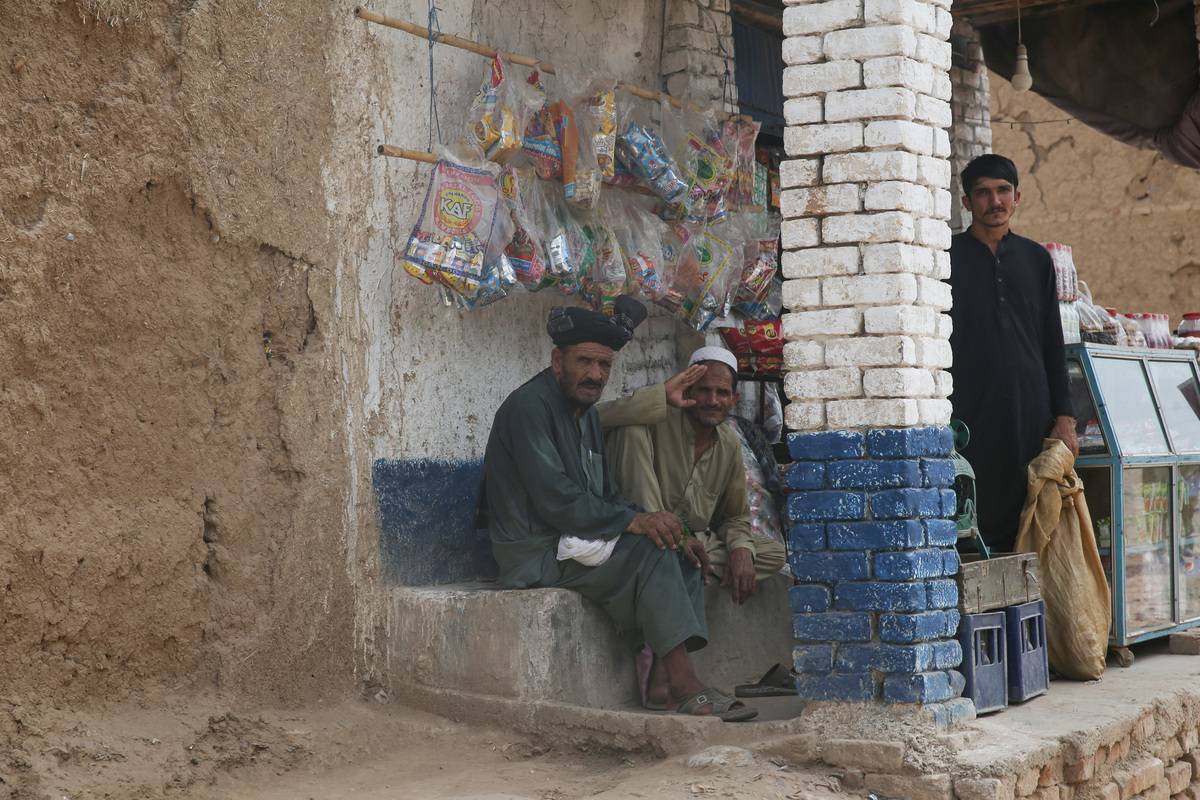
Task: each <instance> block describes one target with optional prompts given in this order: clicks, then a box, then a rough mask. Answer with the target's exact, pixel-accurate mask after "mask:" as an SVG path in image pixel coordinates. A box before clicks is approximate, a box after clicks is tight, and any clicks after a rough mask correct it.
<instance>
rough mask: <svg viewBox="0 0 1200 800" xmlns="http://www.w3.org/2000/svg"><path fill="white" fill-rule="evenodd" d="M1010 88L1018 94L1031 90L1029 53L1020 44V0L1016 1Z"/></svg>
mask: <svg viewBox="0 0 1200 800" xmlns="http://www.w3.org/2000/svg"><path fill="white" fill-rule="evenodd" d="M1011 83H1012V87H1013V89H1014V90H1015V91H1018V92H1028V91H1029V90H1030V89H1032V88H1033V76H1032V75H1030V74H1029V53H1028V52H1026V50H1025V45H1024V44H1023V43H1022V42H1021V0H1017V66H1016V69H1014V70H1013V76H1012V81H1011Z"/></svg>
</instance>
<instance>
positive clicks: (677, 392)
mask: <svg viewBox="0 0 1200 800" xmlns="http://www.w3.org/2000/svg"><path fill="white" fill-rule="evenodd" d="M705 372H708V367H706V366H705V365H704V364H692V365H691V366H690V367H688V368H687V369H685V370H684V371H683V372H681V373H679V374H678V375H674V376H672V377H671V378H669V379H668V380H667V382H666V383H665V384H663V386H664V387H665V388H666V390H667V403H668V404H670V405H673V406H675V407H676V408H689V407H691V406H694V405H696V401H695V400H690V399H688V396H687V392H688V389H690V388H692V386H694V385H695V383H696V381H698V380H700V379H701V378H703V377H704V373H705Z"/></svg>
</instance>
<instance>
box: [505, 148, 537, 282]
mask: <svg viewBox="0 0 1200 800" xmlns="http://www.w3.org/2000/svg"><path fill="white" fill-rule="evenodd" d="M537 183H538V179H537V178H536V177H534V174H533V171H532V170H530V169H529V168H521V169H515V168H513V167H511V166H510V167H505V168H504V170H503V171H502V172H501V173H500V194H501V196H502V197H503V198H504V202H505V205H506V206H507V207H508V212H509V216H510V218H511V220H512V226H513V229H512V237H511V240H510V241H509V243H508V246H507V247H505V248H504V255H505V256H506V257H507V259H508V261H509V264H510V266H511V268H512V271H513V275H514V279H515V280H516V281H517V282H518V283H520V284H521V285H523V286H525V287H526V288H527V289H530V290H531V291H536V290H537V289H539V288H541V287H542V284H543V281H544V280H545V278H546V250H545V243H544V239H545V235H544V233H543V232H542V229H541V227H540V226H539V225H538V224H537V223H536V222H535V220H536V219H538V217H536V216H535V215H533V214H531V213H530V212H529V210H528V208H527V204H528V203H530V202H536V201H539V200H540V199H541V195H540V194H539V193H536V192H534V191H533V187H534V186H535V185H536V184H537Z"/></svg>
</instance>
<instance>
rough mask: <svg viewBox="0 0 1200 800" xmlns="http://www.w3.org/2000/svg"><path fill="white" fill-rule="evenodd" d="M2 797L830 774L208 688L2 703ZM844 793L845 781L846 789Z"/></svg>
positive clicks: (816, 798) (689, 789) (799, 794)
mask: <svg viewBox="0 0 1200 800" xmlns="http://www.w3.org/2000/svg"><path fill="white" fill-rule="evenodd" d="M3 719H4V721H5V723H6V725H7V726H8V727H9V728H10V730H9V733H10V734H12V733H18V732H19V736H18V737H15V738H19V740H20V741H21V745H20V746H19V747H17V748H14V749H11V750H8V751H6V752H3V754H2V755H0V798H3V800H156V799H157V798H191V799H194V800H233V799H234V798H236V799H237V800H297V798H299V799H300V800H305V799H306V798H307V799H308V800H349V799H350V798H355V800H398V799H399V798H421V799H422V800H450V799H451V798H454V799H455V800H566V799H567V798H576V797H595V798H601V799H608V800H616V798H664V799H666V800H673V799H674V798H680V799H682V798H688V800H695V798H703V797H714V798H735V799H736V798H742V799H743V800H750V798H775V799H777V800H822V798H831V797H835V796H841V797H845V796H847V795H846V794H840V795H839V794H838V789H839V786H838V782H837V778H836V777H834V776H832V775H827V774H823V773H819V772H806V771H803V770H797V769H795V768H793V767H791V766H789V765H787V764H785V763H784V762H782V761H780V760H778V759H775V760H772V759H770V758H766V757H763V756H759V755H755V754H753V753H751V752H750V751H748V750H743V749H739V748H711V749H709V750H706V751H701V752H700V753H698V754H691V755H690V756H683V757H673V758H668V759H664V760H657V759H653V758H649V757H646V756H642V755H640V754H637V753H617V752H607V751H602V750H594V749H593V750H584V749H574V748H573V749H569V750H562V749H557V748H556V747H555V745H554V744H553V743H551V742H545V741H539V740H537V739H534V738H529V737H525V736H521V735H519V734H515V733H513V732H511V731H505V730H500V729H493V728H481V727H478V726H467V725H461V724H457V723H454V722H450V721H448V720H445V719H443V718H441V717H436V716H432V715H429V714H425V713H422V712H418V711H413V710H410V709H406V708H403V707H398V706H394V705H378V704H376V703H374V702H362V701H346V702H341V703H335V704H329V705H324V706H316V707H310V708H308V709H306V710H304V711H294V710H293V711H286V710H263V709H258V710H245V709H242V708H234V707H231V706H230V705H229V704H228V703H224V702H222V701H220V700H219V699H217V698H214V697H198V698H193V699H191V700H188V701H181V700H178V699H174V698H170V699H164V698H142V699H140V700H137V701H126V702H122V703H120V704H114V705H110V706H108V707H105V708H102V709H98V710H94V711H88V712H79V711H68V710H63V709H44V708H38V709H34V708H29V707H23V706H19V705H15V704H10V705H9V706H8V707H7V708H6V709H5V712H4V714H3ZM851 796H853V793H851Z"/></svg>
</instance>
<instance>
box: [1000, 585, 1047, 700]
mask: <svg viewBox="0 0 1200 800" xmlns="http://www.w3.org/2000/svg"><path fill="white" fill-rule="evenodd" d="M1004 615H1005V620H1004V622H1005V625H1006V626H1007V627H1008V699H1009V701H1010V702H1013V703H1024V702H1025V701H1026V700H1029V699H1030V698H1033V697H1037V696H1038V695H1039V694H1045V693H1046V691H1047V690H1048V689H1049V688H1050V660H1049V657H1048V655H1047V650H1046V603H1045V601H1043V600H1034V601H1032V602H1030V603H1022V604H1021V605H1019V606H1009V607H1008V608H1006V609H1004Z"/></svg>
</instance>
